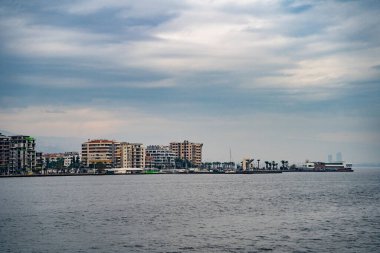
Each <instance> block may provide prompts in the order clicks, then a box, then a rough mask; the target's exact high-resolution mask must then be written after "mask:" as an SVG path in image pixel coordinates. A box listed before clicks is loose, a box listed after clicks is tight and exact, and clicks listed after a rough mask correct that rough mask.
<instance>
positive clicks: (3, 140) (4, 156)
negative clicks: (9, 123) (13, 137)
mask: <svg viewBox="0 0 380 253" xmlns="http://www.w3.org/2000/svg"><path fill="white" fill-rule="evenodd" d="M10 145H11V142H10V138H9V137H8V136H5V135H2V134H1V133H0V174H7V173H8V170H9V156H10Z"/></svg>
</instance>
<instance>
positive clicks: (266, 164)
mask: <svg viewBox="0 0 380 253" xmlns="http://www.w3.org/2000/svg"><path fill="white" fill-rule="evenodd" d="M265 169H269V162H268V161H265Z"/></svg>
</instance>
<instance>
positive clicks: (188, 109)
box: [0, 0, 380, 163]
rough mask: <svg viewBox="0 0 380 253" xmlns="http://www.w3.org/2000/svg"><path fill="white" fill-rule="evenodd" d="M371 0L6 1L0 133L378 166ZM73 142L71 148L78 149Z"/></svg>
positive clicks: (379, 67) (379, 32) (56, 145)
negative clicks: (195, 145)
mask: <svg viewBox="0 0 380 253" xmlns="http://www.w3.org/2000/svg"><path fill="white" fill-rule="evenodd" d="M379 11H380V2H378V1H375V0H365V1H340V0H335V1H308V0H305V1H280V0H274V1H246V0H239V1H229V0H222V1H199V0H192V1H190V0H187V1H186V0H185V1H172V0H164V1H160V3H159V5H157V4H155V2H151V1H118V0H108V1H101V0H79V1H59V2H49V3H46V2H45V1H32V2H23V1H10V0H9V1H8V0H5V1H2V3H1V4H0V14H1V15H0V32H1V39H0V64H1V68H0V89H1V90H0V91H1V92H0V132H1V131H9V132H12V133H17V134H25V135H32V136H35V137H38V138H39V139H37V144H38V145H39V147H43V148H44V149H45V148H46V149H48V148H49V147H50V148H51V150H66V151H71V150H78V151H79V150H80V143H81V141H85V140H87V139H93V138H108V139H115V140H120V141H128V142H140V143H143V144H144V145H152V144H159V145H167V144H169V142H171V141H182V140H189V141H192V142H201V143H204V149H203V160H204V161H216V160H219V161H228V160H229V152H230V149H231V150H232V157H233V160H234V161H236V162H237V161H240V160H241V159H242V158H245V157H253V158H255V159H258V158H259V159H261V160H262V161H264V160H283V159H284V160H289V161H304V160H305V159H310V160H321V161H327V155H328V154H332V155H333V156H334V157H335V154H336V153H337V152H342V154H343V160H346V161H350V162H353V163H359V162H360V163H362V162H369V163H378V162H380V161H379V157H380V96H379V95H380V85H379V81H380V47H379V45H380V16H379V15H378V14H379ZM75 147H77V148H76V149H74V148H75Z"/></svg>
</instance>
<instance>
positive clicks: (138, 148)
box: [118, 142, 145, 169]
mask: <svg viewBox="0 0 380 253" xmlns="http://www.w3.org/2000/svg"><path fill="white" fill-rule="evenodd" d="M120 161H121V162H120V166H118V167H121V168H141V169H143V168H145V147H144V146H143V144H141V143H128V142H122V143H120Z"/></svg>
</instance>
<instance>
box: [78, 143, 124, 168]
mask: <svg viewBox="0 0 380 253" xmlns="http://www.w3.org/2000/svg"><path fill="white" fill-rule="evenodd" d="M119 147H120V143H119V142H116V141H113V140H112V141H111V140H88V141H87V142H85V143H83V144H82V164H83V165H84V166H86V167H91V166H93V165H95V164H99V163H103V164H104V165H105V166H106V167H116V166H117V165H118V164H120V151H119V150H120V149H119Z"/></svg>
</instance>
